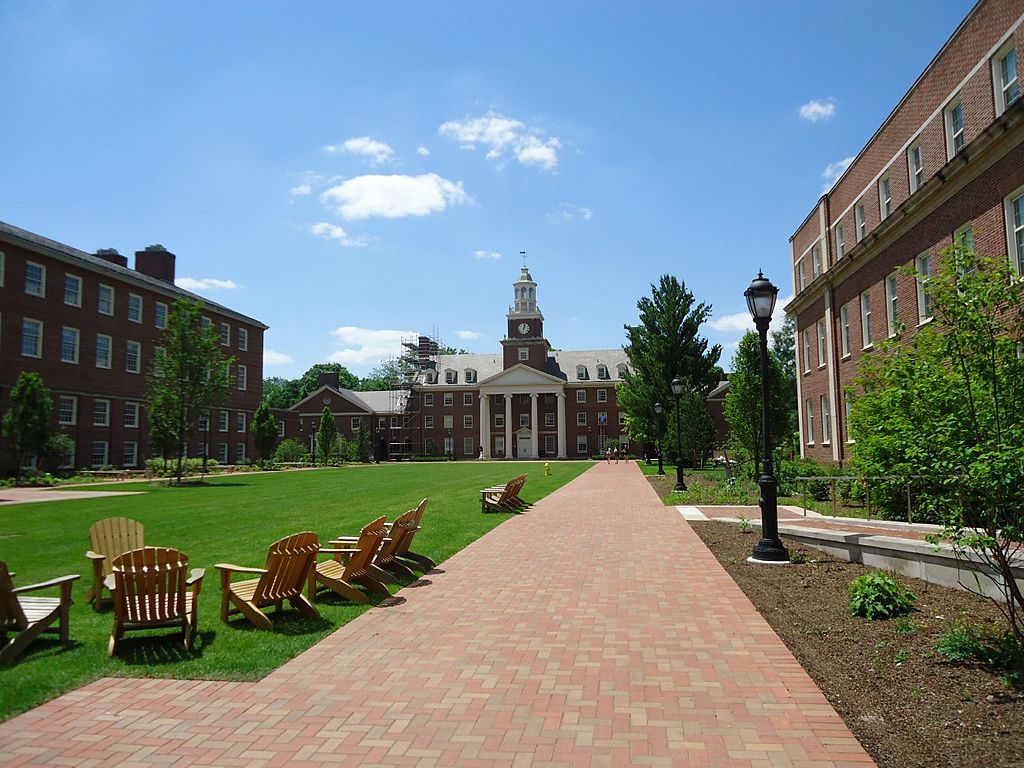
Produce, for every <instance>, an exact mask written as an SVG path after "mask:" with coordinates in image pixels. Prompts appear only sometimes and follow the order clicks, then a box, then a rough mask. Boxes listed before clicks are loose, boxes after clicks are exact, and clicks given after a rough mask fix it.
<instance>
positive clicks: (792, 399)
mask: <svg viewBox="0 0 1024 768" xmlns="http://www.w3.org/2000/svg"><path fill="white" fill-rule="evenodd" d="M771 341H772V347H771V349H772V352H773V353H774V354H775V357H777V358H778V360H779V364H780V366H781V367H782V381H781V384H780V386H781V387H782V401H783V407H784V408H785V410H786V425H785V427H784V430H785V433H784V434H780V435H779V439H778V444H779V445H780V446H783V448H784V449H785V453H786V454H787V455H788V456H789V457H790V458H792V456H793V455H794V454H795V453H796V451H797V450H798V449H799V445H800V443H799V435H798V434H797V432H798V430H799V422H798V414H797V409H798V407H799V406H798V405H797V397H796V318H795V317H794V316H793V315H786V319H785V320H783V322H782V327H781V328H779V330H777V331H772V336H771Z"/></svg>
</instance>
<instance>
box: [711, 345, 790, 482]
mask: <svg viewBox="0 0 1024 768" xmlns="http://www.w3.org/2000/svg"><path fill="white" fill-rule="evenodd" d="M782 381H783V367H782V364H781V363H780V362H779V358H778V356H777V355H776V354H775V353H774V352H773V351H771V350H769V352H768V397H769V403H768V425H769V427H770V429H771V437H772V450H773V453H774V449H775V447H776V446H778V445H779V443H780V442H782V441H784V440H785V439H786V433H787V428H788V426H789V415H788V410H787V407H786V393H785V392H784V391H783V386H782ZM725 420H726V422H727V423H728V424H729V441H730V442H731V443H732V444H733V445H734V446H735V447H736V448H739V449H740V450H741V451H742V452H743V453H744V454H745V455H747V456H749V457H751V458H752V459H753V468H754V472H755V473H756V472H757V470H758V468H759V467H760V466H761V459H762V454H763V452H764V431H763V427H764V425H763V417H762V409H761V338H760V336H758V334H757V333H756V332H755V331H747V333H745V334H744V335H743V338H742V339H740V343H739V347H737V349H736V356H735V357H734V358H733V372H732V373H731V374H729V392H728V394H726V396H725Z"/></svg>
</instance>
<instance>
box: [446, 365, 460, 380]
mask: <svg viewBox="0 0 1024 768" xmlns="http://www.w3.org/2000/svg"><path fill="white" fill-rule="evenodd" d="M458 380H459V374H458V372H457V371H453V370H451V369H450V368H449V369H448V370H446V371H445V372H444V383H445V384H456V383H458Z"/></svg>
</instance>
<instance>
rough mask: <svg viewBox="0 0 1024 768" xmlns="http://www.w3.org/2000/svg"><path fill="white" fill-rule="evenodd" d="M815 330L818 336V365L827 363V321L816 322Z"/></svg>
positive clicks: (821, 365)
mask: <svg viewBox="0 0 1024 768" xmlns="http://www.w3.org/2000/svg"><path fill="white" fill-rule="evenodd" d="M814 330H815V331H816V332H817V337H818V367H819V368H821V367H823V366H824V365H825V321H824V320H819V321H818V322H816V323H815V324H814Z"/></svg>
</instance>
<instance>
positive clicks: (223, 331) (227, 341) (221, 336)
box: [217, 322, 231, 347]
mask: <svg viewBox="0 0 1024 768" xmlns="http://www.w3.org/2000/svg"><path fill="white" fill-rule="evenodd" d="M217 338H218V340H219V341H220V345H221V346H222V347H230V346H231V326H230V325H229V324H228V323H224V322H222V323H221V324H220V325H219V326H218V327H217Z"/></svg>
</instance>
